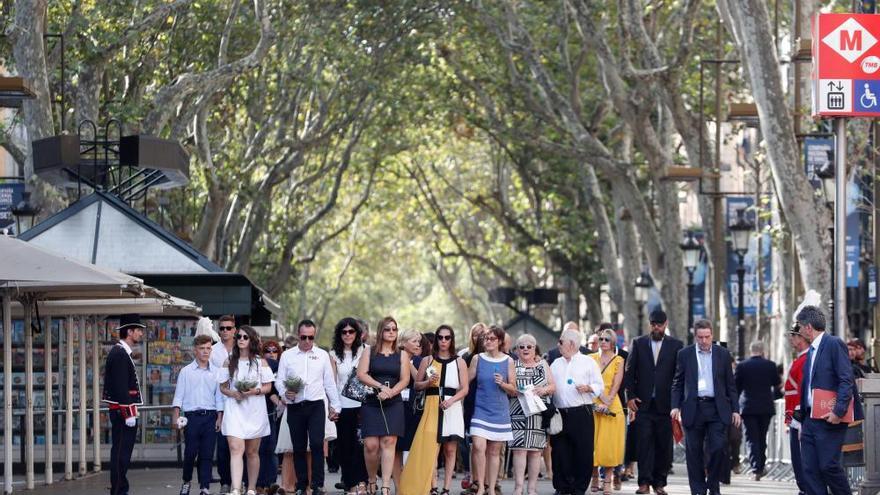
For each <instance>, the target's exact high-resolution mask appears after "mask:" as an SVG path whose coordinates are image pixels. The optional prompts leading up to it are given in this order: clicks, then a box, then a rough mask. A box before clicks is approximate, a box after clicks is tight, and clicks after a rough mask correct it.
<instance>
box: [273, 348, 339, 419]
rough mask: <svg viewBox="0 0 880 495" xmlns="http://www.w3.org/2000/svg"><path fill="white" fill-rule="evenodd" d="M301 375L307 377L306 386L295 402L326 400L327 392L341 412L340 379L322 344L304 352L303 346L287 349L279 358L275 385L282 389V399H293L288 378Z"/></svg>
mask: <svg viewBox="0 0 880 495" xmlns="http://www.w3.org/2000/svg"><path fill="white" fill-rule="evenodd" d="M295 376H298V377H300V378H301V379H302V381H303V388H302V390H300V392H299V393H298V394H296V399H294V401H293V402H294V403H297V402H302V401H304V400H307V401H316V400H320V401H323V400H324V396H325V395H326V397H327V400H328V401H329V402H330V407H332V408H333V410H334V411H336V412H339V411H341V410H342V406H341V405H340V402H339V392H338V391H337V390H336V381H335V380H334V379H333V368H331V366H330V355H329V354H327V351H325V350H324V349H321V348H320V347H314V346H313V347H312V348H311V349H310V350H309V351H307V352H303V351H302V350H300V348H299V346H296V347H294V348H292V349H288V350H286V351H284V354H282V355H281V359H280V360H279V361H278V373H277V374H276V375H275V388H276V389H277V390H278V391H279V392H280V393H281V399H282V400H283V401H284V402H285V403H290V401H289V400H287V397H285V396H284V394H285V393H286V392H287V387H285V386H284V380H286V379H287V378H292V377H295Z"/></svg>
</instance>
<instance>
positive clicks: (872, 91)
mask: <svg viewBox="0 0 880 495" xmlns="http://www.w3.org/2000/svg"><path fill="white" fill-rule="evenodd" d="M878 38H880V16H878V15H873V14H817V15H815V16H813V47H812V54H813V72H812V115H813V117H862V116H863V117H880V44H878Z"/></svg>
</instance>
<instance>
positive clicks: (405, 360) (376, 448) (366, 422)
mask: <svg viewBox="0 0 880 495" xmlns="http://www.w3.org/2000/svg"><path fill="white" fill-rule="evenodd" d="M409 362H410V356H409V353H407V352H406V351H399V350H398V349H397V321H396V320H395V319H394V318H392V317H390V316H386V317H385V318H383V319H382V321H380V322H379V326H378V327H377V328H376V343H375V345H374V346H373V347H372V349H371V352H368V353H366V354H364V355H363V357H361V360H360V362H359V363H358V370H357V377H358V380H360V381H361V382H362V383H363V384H364V385H366V386H368V387H372V388H373V389H375V390H376V393H374V394H371V395H368V396H367V398H366V400H364V402H363V406H361V436H362V437H363V439H364V460H365V461H366V464H367V475H368V476H369V485H367V493H370V494H372V493H375V491H376V473H377V472H378V470H379V464H380V462H381V465H382V495H391V473H392V472H393V470H394V455H395V446H396V444H397V437H400V436H403V434H404V418H403V402H402V401H401V400H400V392H401V391H402V390H403V389H405V388H406V387H407V385H409V378H410V372H409V371H410V370H409V366H410V364H409ZM395 481H397V480H395Z"/></svg>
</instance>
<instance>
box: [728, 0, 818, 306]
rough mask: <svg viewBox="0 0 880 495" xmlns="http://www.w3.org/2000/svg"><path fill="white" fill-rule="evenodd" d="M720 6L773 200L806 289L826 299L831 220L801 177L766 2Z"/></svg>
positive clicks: (737, 0) (733, 0) (732, 1)
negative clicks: (745, 82)
mask: <svg viewBox="0 0 880 495" xmlns="http://www.w3.org/2000/svg"><path fill="white" fill-rule="evenodd" d="M718 8H719V11H720V12H721V14H722V15H723V16H725V17H727V20H728V22H726V24H727V27H728V29H730V30H731V32H732V33H733V36H734V38H735V40H736V44H737V48H738V49H739V52H740V56H741V57H742V60H744V61H745V66H746V68H747V69H748V76H749V80H750V83H751V89H752V95H753V96H754V99H755V103H756V104H757V107H758V115H759V117H760V123H761V132H762V134H763V135H764V139H765V142H766V150H767V159H768V161H769V162H770V167H771V169H772V170H773V182H774V185H775V186H776V194H777V198H778V199H779V203H780V204H781V205H782V210H783V212H784V213H785V218H786V220H788V223H789V225H790V226H791V232H792V235H793V236H794V242H795V246H796V247H797V252H798V262H799V266H800V269H801V276H802V278H803V281H804V286H805V288H807V289H815V290H816V291H818V292H819V293H820V294H821V295H822V300H824V301H829V300H830V298H831V285H830V279H831V263H830V262H829V260H830V259H831V246H832V244H831V239H830V238H829V236H828V227H830V226H831V218H830V215H829V214H828V213H827V212H826V211H825V208H823V207H822V206H821V205H819V204H818V201H817V199H816V197H815V194H814V191H813V188H812V186H811V185H810V183H809V182H808V181H807V180H806V177H805V175H804V170H803V166H802V164H801V155H800V152H799V149H798V147H797V140H796V138H795V135H794V120H793V119H792V115H791V111H790V110H789V108H788V105H787V98H786V94H785V92H784V91H783V87H782V77H781V74H780V71H779V60H778V58H777V56H776V50H775V49H774V42H773V33H772V30H771V26H770V20H769V14H768V12H767V7H766V4H765V2H763V1H761V0H721V1H719V2H718Z"/></svg>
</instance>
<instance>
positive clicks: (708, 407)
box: [685, 400, 727, 495]
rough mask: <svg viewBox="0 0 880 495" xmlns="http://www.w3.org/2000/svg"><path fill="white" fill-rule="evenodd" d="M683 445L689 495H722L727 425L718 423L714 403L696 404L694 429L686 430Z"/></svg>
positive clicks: (718, 417)
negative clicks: (706, 494) (720, 482)
mask: <svg viewBox="0 0 880 495" xmlns="http://www.w3.org/2000/svg"><path fill="white" fill-rule="evenodd" d="M685 442H687V444H686V445H685V453H686V454H687V471H688V483H689V484H690V487H691V493H692V494H700V495H702V494H705V493H706V491H707V490H708V492H709V493H710V494H716V493H721V487H720V486H719V480H720V479H721V470H722V468H723V467H724V464H725V462H724V454H725V448H724V446H725V444H726V443H727V425H725V424H724V423H722V422H721V417H720V416H718V408H717V406H715V401H714V400H713V401H699V402H697V417H696V419H695V420H694V424H693V425H691V426H689V427H687V428H685ZM707 457H708V458H707Z"/></svg>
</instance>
